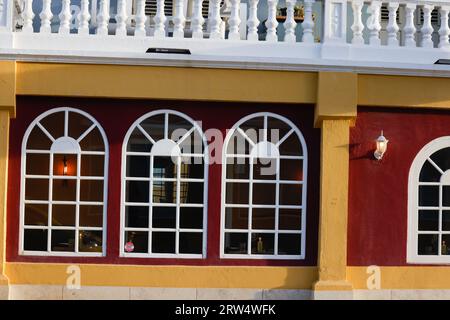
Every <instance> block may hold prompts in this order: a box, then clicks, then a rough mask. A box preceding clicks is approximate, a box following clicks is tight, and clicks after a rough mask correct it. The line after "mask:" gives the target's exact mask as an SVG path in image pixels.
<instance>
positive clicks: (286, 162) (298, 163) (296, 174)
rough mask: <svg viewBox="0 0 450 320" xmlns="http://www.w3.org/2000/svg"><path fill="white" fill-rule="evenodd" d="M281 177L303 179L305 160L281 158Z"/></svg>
mask: <svg viewBox="0 0 450 320" xmlns="http://www.w3.org/2000/svg"><path fill="white" fill-rule="evenodd" d="M280 179H281V180H295V181H303V160H292V159H281V160H280Z"/></svg>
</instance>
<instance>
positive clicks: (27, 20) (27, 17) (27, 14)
mask: <svg viewBox="0 0 450 320" xmlns="http://www.w3.org/2000/svg"><path fill="white" fill-rule="evenodd" d="M33 18H34V12H33V0H25V3H24V9H23V12H22V19H23V27H22V31H23V32H24V33H32V32H33Z"/></svg>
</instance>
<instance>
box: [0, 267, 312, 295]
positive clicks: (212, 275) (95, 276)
mask: <svg viewBox="0 0 450 320" xmlns="http://www.w3.org/2000/svg"><path fill="white" fill-rule="evenodd" d="M70 265H71V264H46V263H11V262H8V263H7V264H6V274H7V275H8V278H9V279H10V283H11V284H54V285H65V284H66V281H67V277H68V274H67V273H66V270H67V267H68V266H70ZM78 266H79V267H80V270H81V284H82V285H88V286H131V287H132V286H138V287H139V286H144V287H145V286H148V287H171V288H172V287H173V288H264V289H310V288H311V286H312V283H313V282H314V281H316V280H317V268H316V267H240V266H239V267H237V266H220V267H218V266H214V267H212V266H136V265H96V264H81V265H78Z"/></svg>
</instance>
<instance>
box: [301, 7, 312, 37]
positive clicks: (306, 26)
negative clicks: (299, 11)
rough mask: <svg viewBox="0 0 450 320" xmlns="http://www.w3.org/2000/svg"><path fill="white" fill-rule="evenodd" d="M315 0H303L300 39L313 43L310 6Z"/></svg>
mask: <svg viewBox="0 0 450 320" xmlns="http://www.w3.org/2000/svg"><path fill="white" fill-rule="evenodd" d="M314 2H315V0H304V6H305V19H304V20H303V24H302V26H303V37H302V41H303V42H306V43H314V20H313V14H312V6H313V4H314Z"/></svg>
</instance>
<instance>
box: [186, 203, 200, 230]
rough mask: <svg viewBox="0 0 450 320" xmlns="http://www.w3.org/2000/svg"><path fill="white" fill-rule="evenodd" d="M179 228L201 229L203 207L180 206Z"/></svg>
mask: <svg viewBox="0 0 450 320" xmlns="http://www.w3.org/2000/svg"><path fill="white" fill-rule="evenodd" d="M180 228H185V229H202V228H203V208H189V207H181V208H180Z"/></svg>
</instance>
